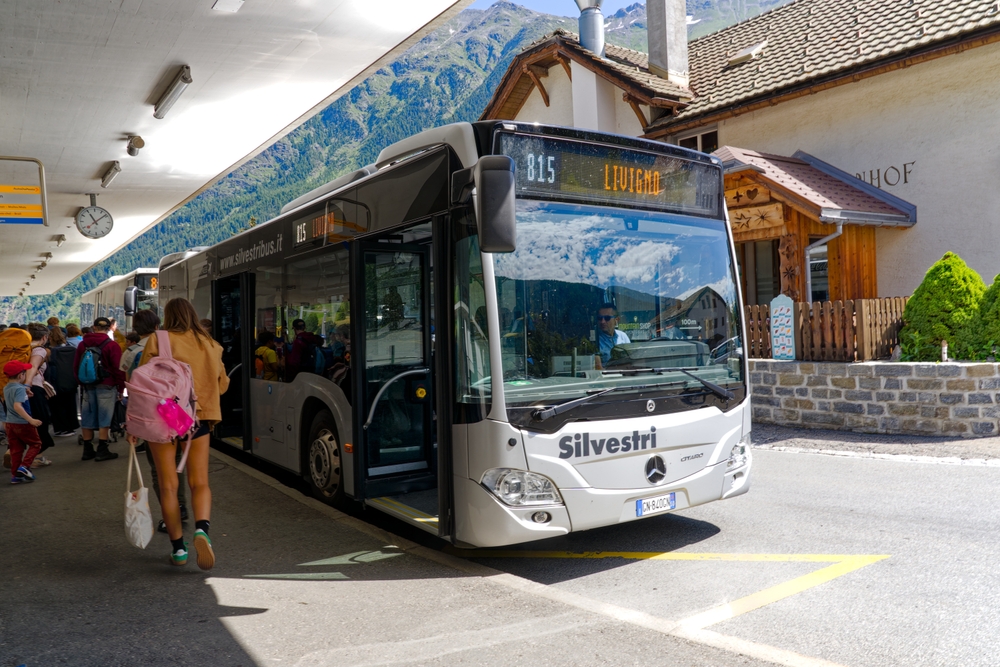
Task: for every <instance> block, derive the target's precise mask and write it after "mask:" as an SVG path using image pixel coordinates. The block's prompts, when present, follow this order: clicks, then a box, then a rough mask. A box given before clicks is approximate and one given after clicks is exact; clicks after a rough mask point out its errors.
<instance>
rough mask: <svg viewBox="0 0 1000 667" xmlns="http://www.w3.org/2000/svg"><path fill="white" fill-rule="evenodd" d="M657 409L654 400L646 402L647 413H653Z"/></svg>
mask: <svg viewBox="0 0 1000 667" xmlns="http://www.w3.org/2000/svg"><path fill="white" fill-rule="evenodd" d="M655 409H656V403H655V402H654V401H653V400H652V399H650V400H648V401H646V412H652V411H653V410H655Z"/></svg>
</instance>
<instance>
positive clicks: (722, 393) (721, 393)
mask: <svg viewBox="0 0 1000 667" xmlns="http://www.w3.org/2000/svg"><path fill="white" fill-rule="evenodd" d="M696 370H698V367H697V366H691V367H688V368H681V367H679V366H678V367H676V368H623V369H621V370H617V369H615V370H607V371H604V374H605V375H607V374H609V373H612V374H615V375H617V374H621V375H638V374H639V373H653V374H654V375H663V374H664V373H684V375H687V376H688V377H689V378H693V379H695V380H697V381H698V382H700V383H701V384H702V385H703V386H704V387H705V388H706V389H708V390H709V391H711V392H712V393H713V394H715V395H716V396H718V397H719V398H724V399H726V400H727V401H731V400H733V399H734V398H736V394H734V393H733V392H731V391H729V390H728V389H725V388H724V387H720V386H719V385H717V384H715V383H714V382H709V381H708V380H706V379H705V378H702V377H698V376H697V375H695V374H694V373H692V372H691V371H696Z"/></svg>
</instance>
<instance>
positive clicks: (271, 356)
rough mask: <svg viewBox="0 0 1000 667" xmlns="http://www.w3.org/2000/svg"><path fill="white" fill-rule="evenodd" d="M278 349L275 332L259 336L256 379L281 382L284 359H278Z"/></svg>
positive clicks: (264, 332) (255, 364)
mask: <svg viewBox="0 0 1000 667" xmlns="http://www.w3.org/2000/svg"><path fill="white" fill-rule="evenodd" d="M277 349H278V344H277V343H276V342H275V338H274V332H272V331H261V332H260V335H258V336H257V349H256V350H255V351H254V366H255V368H256V374H255V377H256V378H257V379H258V380H270V381H272V382H278V381H280V377H281V366H282V362H283V361H284V358H281V359H279V358H278V352H277Z"/></svg>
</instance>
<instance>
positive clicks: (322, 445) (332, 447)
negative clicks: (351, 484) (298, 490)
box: [309, 429, 340, 494]
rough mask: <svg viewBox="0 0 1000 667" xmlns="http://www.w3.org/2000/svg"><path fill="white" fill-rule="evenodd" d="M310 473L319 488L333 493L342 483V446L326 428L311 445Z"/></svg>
mask: <svg viewBox="0 0 1000 667" xmlns="http://www.w3.org/2000/svg"><path fill="white" fill-rule="evenodd" d="M309 474H310V476H311V477H312V481H313V484H314V485H315V486H316V488H317V489H320V490H321V491H323V492H325V493H331V494H332V493H333V492H335V491H336V490H337V487H338V486H339V485H340V447H339V446H338V445H337V439H336V438H334V437H333V434H332V433H330V431H327V430H326V429H324V430H322V431H320V432H319V434H318V435H317V436H316V439H315V440H313V441H312V444H311V445H310V446H309Z"/></svg>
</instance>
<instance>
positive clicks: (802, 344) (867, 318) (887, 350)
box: [746, 297, 908, 361]
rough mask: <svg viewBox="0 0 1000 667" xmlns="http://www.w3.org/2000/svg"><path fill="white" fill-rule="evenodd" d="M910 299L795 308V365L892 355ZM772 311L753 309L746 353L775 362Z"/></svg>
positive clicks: (748, 315)
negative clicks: (772, 352)
mask: <svg viewBox="0 0 1000 667" xmlns="http://www.w3.org/2000/svg"><path fill="white" fill-rule="evenodd" d="M907 300H908V297H893V298H887V299H858V300H857V301H822V302H820V301H816V302H813V303H805V302H799V303H796V304H795V322H796V340H795V348H796V359H799V360H801V361H870V360H873V359H885V358H888V357H889V356H890V355H892V350H893V348H894V347H895V346H896V345H897V344H898V343H899V331H900V329H902V326H903V308H904V307H905V306H906V302H907ZM768 311H769V307H768V306H748V307H747V308H746V320H747V347H748V349H749V353H750V357H751V358H753V359H770V358H771V333H770V318H769V312H768Z"/></svg>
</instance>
